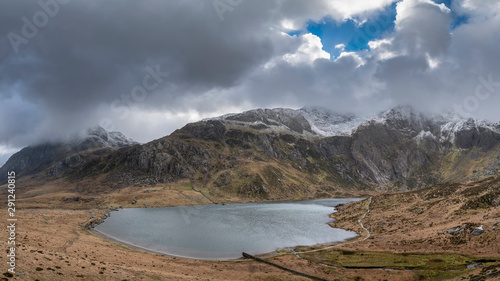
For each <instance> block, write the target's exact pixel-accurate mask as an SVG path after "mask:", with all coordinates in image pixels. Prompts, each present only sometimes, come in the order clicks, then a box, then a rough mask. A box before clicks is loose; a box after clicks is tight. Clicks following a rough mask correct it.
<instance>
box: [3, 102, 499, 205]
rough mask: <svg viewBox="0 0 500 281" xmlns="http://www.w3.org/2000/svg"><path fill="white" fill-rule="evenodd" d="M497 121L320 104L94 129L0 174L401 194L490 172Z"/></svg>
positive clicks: (37, 150) (12, 163)
mask: <svg viewBox="0 0 500 281" xmlns="http://www.w3.org/2000/svg"><path fill="white" fill-rule="evenodd" d="M499 169H500V124H491V123H488V122H485V121H478V120H475V119H470V118H469V119H464V118H460V117H457V116H453V115H436V116H428V115H424V114H422V113H420V112H417V111H415V110H414V109H412V108H410V107H404V106H400V107H396V108H394V109H392V110H389V111H387V112H384V113H382V114H380V115H378V116H375V117H373V118H361V117H358V116H355V115H349V114H348V115H342V114H336V113H335V112H332V111H329V110H326V109H323V108H303V109H299V110H293V109H257V110H251V111H247V112H243V113H240V114H228V115H224V116H221V117H218V118H212V119H206V120H202V121H200V122H196V123H191V124H188V125H186V126H184V127H183V128H181V129H179V130H176V131H175V132H174V133H172V134H171V135H169V136H166V137H164V138H161V139H158V140H154V141H152V142H150V143H147V144H144V145H138V144H137V143H135V142H133V141H132V140H130V139H127V138H126V137H124V136H123V135H122V134H120V133H117V132H113V133H110V132H106V131H105V130H103V129H102V128H98V129H94V130H90V131H89V134H88V136H87V137H84V138H81V139H78V140H74V141H72V142H71V143H60V144H44V145H38V146H33V147H27V148H24V149H23V150H21V151H20V152H18V153H16V154H15V155H13V156H12V157H11V158H10V159H9V160H8V161H7V163H6V164H5V165H4V166H3V167H2V168H1V169H0V175H1V176H2V178H0V179H1V180H2V182H5V178H4V177H3V176H4V175H6V171H8V170H15V171H16V173H17V174H18V175H19V177H23V176H27V175H36V176H37V177H43V178H44V179H46V180H51V179H55V178H62V179H66V180H67V181H68V182H72V183H77V182H79V181H83V180H86V181H88V180H92V181H94V182H95V185H97V186H99V185H100V186H106V187H107V188H122V187H128V186H154V185H156V184H158V183H175V182H179V181H186V180H187V181H189V182H190V183H191V184H192V185H193V186H200V187H203V188H206V189H208V190H209V191H210V193H211V194H212V195H214V196H224V195H225V194H231V195H235V196H239V197H256V198H262V199H266V198H271V197H275V196H276V195H287V196H288V195H290V194H292V195H293V194H296V195H300V194H305V193H307V192H310V190H311V189H314V190H315V192H316V194H321V192H328V191H331V190H339V191H341V190H370V189H375V188H382V189H384V190H393V191H399V190H409V189H416V188H422V187H426V186H429V185H433V184H437V183H443V182H464V181H469V180H479V179H483V178H486V177H488V176H491V175H496V174H497V173H498V171H499Z"/></svg>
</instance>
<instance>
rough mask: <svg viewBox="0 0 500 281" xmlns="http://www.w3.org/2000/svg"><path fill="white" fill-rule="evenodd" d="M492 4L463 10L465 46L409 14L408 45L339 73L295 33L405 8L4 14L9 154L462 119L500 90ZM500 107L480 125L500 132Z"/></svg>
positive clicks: (338, 66) (3, 132)
mask: <svg viewBox="0 0 500 281" xmlns="http://www.w3.org/2000/svg"><path fill="white" fill-rule="evenodd" d="M483 1H485V3H486V2H487V4H488V3H489V4H488V5H489V6H488V5H486V4H484V5H482V4H481V3H479V4H475V3H476V2H470V1H466V0H462V1H458V0H457V1H456V2H454V3H455V4H454V5H455V6H456V7H455V8H456V10H457V11H458V12H460V13H467V14H468V15H469V17H470V22H469V23H468V24H463V25H461V26H459V27H458V28H457V29H455V30H453V32H452V31H451V30H450V13H449V11H448V10H447V9H446V8H445V7H444V6H438V5H436V4H434V3H433V2H431V1H427V0H403V1H400V2H399V3H398V8H397V20H396V28H395V31H394V33H392V34H387V35H386V37H384V38H381V40H380V41H378V42H372V43H373V45H372V48H370V49H369V50H361V51H359V52H357V53H343V54H342V55H341V56H340V57H338V58H332V59H330V56H329V54H327V53H325V52H324V51H323V50H322V49H321V47H322V46H321V41H320V39H319V38H317V37H315V36H313V35H311V34H305V33H303V34H300V35H298V36H289V35H287V34H286V32H288V31H290V30H291V29H303V28H304V26H305V23H306V22H307V21H308V20H313V21H320V20H321V19H322V18H323V17H325V16H329V17H332V18H333V19H335V20H338V21H341V20H344V19H347V18H350V17H352V16H356V17H357V19H358V20H362V19H363V15H364V14H365V13H373V12H374V11H375V12H376V11H377V10H380V9H382V8H384V7H385V6H387V5H390V4H391V3H393V2H394V1H393V0H376V1H375V0H353V1H331V0H310V1H302V0H290V1H281V0H262V1H260V0H259V1H257V0H256V1H253V0H252V1H250V0H243V1H227V0H220V1H219V0H216V1H212V0H205V1H160V0H146V1H132V0H126V1H123V0H109V1H97V0H86V1H81V0H71V1H69V0H64V1H63V0H41V1H40V2H36V1H4V2H2V4H1V5H2V6H1V8H0V19H1V24H0V34H2V37H0V98H1V99H2V112H1V113H0V117H1V118H2V120H1V121H2V122H1V123H2V124H1V125H0V148H1V146H4V147H22V146H25V145H28V144H33V143H37V142H40V141H45V140H49V139H54V138H58V137H61V136H67V135H70V134H71V133H73V132H75V131H78V130H81V129H84V128H86V127H90V126H95V125H97V124H101V123H102V122H103V120H105V121H106V122H108V123H109V124H110V128H114V129H116V130H120V131H123V132H124V133H125V134H126V135H129V136H131V137H133V138H135V139H137V140H139V141H148V140H151V139H153V138H157V137H161V136H163V135H166V134H168V133H170V132H171V131H172V130H173V129H175V128H177V127H179V126H181V125H182V124H184V123H186V122H191V121H196V120H198V119H200V118H203V117H208V116H211V115H212V116H213V115H217V114H224V113H227V112H229V111H239V110H243V109H249V108H254V107H275V106H276V107H277V106H290V107H301V106H304V105H323V106H326V107H330V108H332V109H335V110H338V111H342V112H347V111H355V112H358V113H366V112H368V111H373V112H374V111H378V110H381V109H385V108H386V107H387V106H392V105H396V104H399V103H410V104H415V105H417V106H420V107H428V106H429V104H430V103H429V102H428V101H429V100H432V101H433V102H432V104H431V106H432V107H435V108H442V107H453V105H455V104H456V105H458V106H461V105H463V103H464V102H465V101H466V100H467V98H469V99H470V97H471V95H472V96H473V97H474V90H475V88H477V85H478V83H480V82H478V81H480V78H481V77H486V78H485V79H487V78H488V77H489V76H488V75H491V76H492V79H493V80H494V81H497V80H498V81H500V73H499V70H498V65H499V63H500V62H499V56H498V38H499V37H498V36H499V35H498V34H500V30H499V29H500V24H499V18H500V17H499V16H497V14H495V13H492V12H491V11H498V9H499V7H498V5H496V4H495V3H490V2H488V0H483ZM478 2H482V1H478ZM39 3H43V5H42V6H44V5H45V6H48V7H49V8H48V9H49V10H48V11H47V12H45V13H46V14H47V16H46V20H45V19H44V18H43V16H41V14H40V13H41V12H42V13H43V12H44V11H45V10H44V9H43V7H42V6H41V5H40V4H39ZM214 3H219V4H220V3H225V4H226V6H224V5H223V6H219V7H217V6H216V5H214ZM457 3H458V4H457ZM50 5H52V6H50ZM56 6H57V9H56V8H55V7H56ZM221 7H222V8H221ZM484 7H487V8H484ZM50 9H52V10H50ZM217 9H219V10H217ZM221 9H222V10H221ZM56 10H57V11H56ZM51 13H52V14H53V15H52V14H51ZM27 21H28V22H29V23H26V22H27ZM43 21H45V22H43ZM37 22H38V24H36V23H37ZM35 24H36V26H35V27H36V29H37V30H36V32H33V30H30V27H29V25H35ZM26 32H28V33H30V32H31V33H33V34H28V35H29V36H25V33H26ZM31 35H33V36H31ZM28 37H29V38H28ZM12 42H14V45H13V44H12ZM346 43H348V42H346ZM152 72H156V76H161V77H160V78H161V79H156V78H158V77H156V78H155V74H152ZM166 73H168V75H167V74H166ZM160 80H161V81H160ZM144 81H147V83H149V85H153V84H155V86H154V87H148V86H146V85H147V84H145V82H144ZM495 85H496V84H495ZM490 88H491V87H490ZM141 89H142V92H140V91H139V90H141ZM134 91H135V92H134ZM137 91H139V92H137ZM499 91H500V89H499ZM134 95H135V96H134ZM483 96H484V95H483ZM499 96H500V92H499V93H497V94H494V93H493V94H491V95H490V97H488V99H487V100H481V102H480V106H479V107H477V108H476V107H474V108H473V107H471V106H469V109H468V112H470V113H471V114H473V115H477V116H480V117H486V118H491V119H495V118H497V119H496V120H498V116H497V115H496V112H497V111H496V110H495V109H494V108H493V107H494V105H495V104H498V101H499V100H500V98H499ZM0 154H1V153H0Z"/></svg>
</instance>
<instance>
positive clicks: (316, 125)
mask: <svg viewBox="0 0 500 281" xmlns="http://www.w3.org/2000/svg"><path fill="white" fill-rule="evenodd" d="M299 112H300V113H301V114H302V116H304V118H305V119H306V120H307V121H308V122H309V124H310V125H311V129H312V130H313V131H314V132H315V133H317V134H318V135H320V136H325V137H331V136H347V135H351V134H352V133H353V132H354V131H355V130H356V129H357V128H358V126H359V125H361V124H362V123H363V122H365V121H366V119H365V118H361V117H358V116H356V115H354V114H338V113H335V112H333V111H331V110H329V109H326V108H322V107H304V108H301V109H299Z"/></svg>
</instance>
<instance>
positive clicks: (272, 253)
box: [86, 198, 363, 262]
mask: <svg viewBox="0 0 500 281" xmlns="http://www.w3.org/2000/svg"><path fill="white" fill-rule="evenodd" d="M330 199H346V198H330ZM350 199H359V200H363V198H350ZM304 201H308V200H286V201H277V202H258V203H264V204H266V203H294V202H304ZM347 203H349V202H345V203H340V204H339V205H342V204H347ZM230 204H231V203H230ZM234 204H242V203H234ZM243 204H244V203H243ZM210 205H215V204H207V205H206V206H210ZM227 205H229V204H227ZM181 207H182V206H181ZM328 207H331V208H333V210H332V212H331V213H329V214H328V216H329V218H332V215H333V214H334V213H336V212H337V208H336V207H337V206H328ZM123 209H150V208H123ZM113 211H119V209H113V210H110V211H109V212H107V213H106V214H105V215H104V216H103V217H102V218H98V219H95V220H93V221H92V223H91V224H89V225H87V226H86V228H87V230H88V231H89V232H90V233H92V234H93V235H95V236H97V237H99V238H101V239H104V240H107V241H109V242H112V243H115V244H117V245H119V246H122V247H125V248H128V249H131V250H135V251H140V252H145V253H150V254H154V255H159V256H167V257H173V258H180V259H187V260H194V261H219V262H228V261H231V262H238V261H244V260H245V259H243V257H242V256H241V257H238V258H196V257H188V256H182V255H175V254H170V253H165V252H162V251H157V250H154V249H150V248H147V247H144V246H139V245H135V244H133V243H129V242H126V241H123V240H120V239H118V238H115V237H113V236H110V235H108V234H105V233H104V232H101V231H99V230H97V229H95V228H94V227H95V226H97V225H99V224H101V223H103V222H104V220H105V219H106V218H108V217H109V215H110V213H111V212H113ZM89 220H90V219H89ZM334 221H335V220H334ZM334 221H330V222H328V223H326V224H327V225H328V226H329V227H330V228H332V229H339V230H346V231H350V230H347V229H342V228H338V227H334V226H333V222H334ZM352 232H354V233H355V234H356V235H355V236H353V237H349V238H344V239H342V240H340V241H334V242H326V243H318V244H314V245H295V246H287V247H278V248H276V249H274V250H272V251H269V252H263V253H256V254H255V255H256V256H259V257H275V256H279V255H280V251H289V252H291V253H293V252H294V250H295V249H299V248H309V249H313V248H316V249H317V248H323V247H331V246H334V245H339V244H343V243H346V242H349V241H352V240H357V239H359V237H361V235H360V234H359V233H357V232H355V231H352Z"/></svg>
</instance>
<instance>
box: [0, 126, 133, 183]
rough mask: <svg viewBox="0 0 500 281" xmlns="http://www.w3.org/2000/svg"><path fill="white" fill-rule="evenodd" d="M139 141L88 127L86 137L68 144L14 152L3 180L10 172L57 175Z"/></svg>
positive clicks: (1, 173)
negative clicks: (88, 160)
mask: <svg viewBox="0 0 500 281" xmlns="http://www.w3.org/2000/svg"><path fill="white" fill-rule="evenodd" d="M135 144H138V143H137V142H135V141H133V140H131V139H129V138H127V137H125V136H124V135H123V134H122V133H120V132H107V131H106V130H104V129H103V128H101V127H96V128H93V129H89V130H87V132H86V133H85V135H84V136H82V137H77V138H74V139H72V140H70V141H69V142H66V143H65V142H58V143H45V144H40V145H36V146H28V147H25V148H23V149H22V150H21V151H19V152H17V153H15V154H14V155H12V156H11V157H10V158H9V160H7V162H6V163H5V164H4V165H3V166H2V167H1V168H0V183H5V181H6V175H7V172H8V171H15V172H16V174H17V177H18V178H19V177H23V176H27V175H33V174H36V173H39V172H45V173H46V174H47V175H49V176H57V175H59V174H60V173H61V172H62V171H64V170H66V169H67V168H71V167H75V166H77V165H79V164H80V163H81V162H82V161H85V159H86V158H87V156H91V155H100V154H104V153H107V152H110V151H112V150H115V149H118V148H122V147H126V146H131V145H135Z"/></svg>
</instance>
